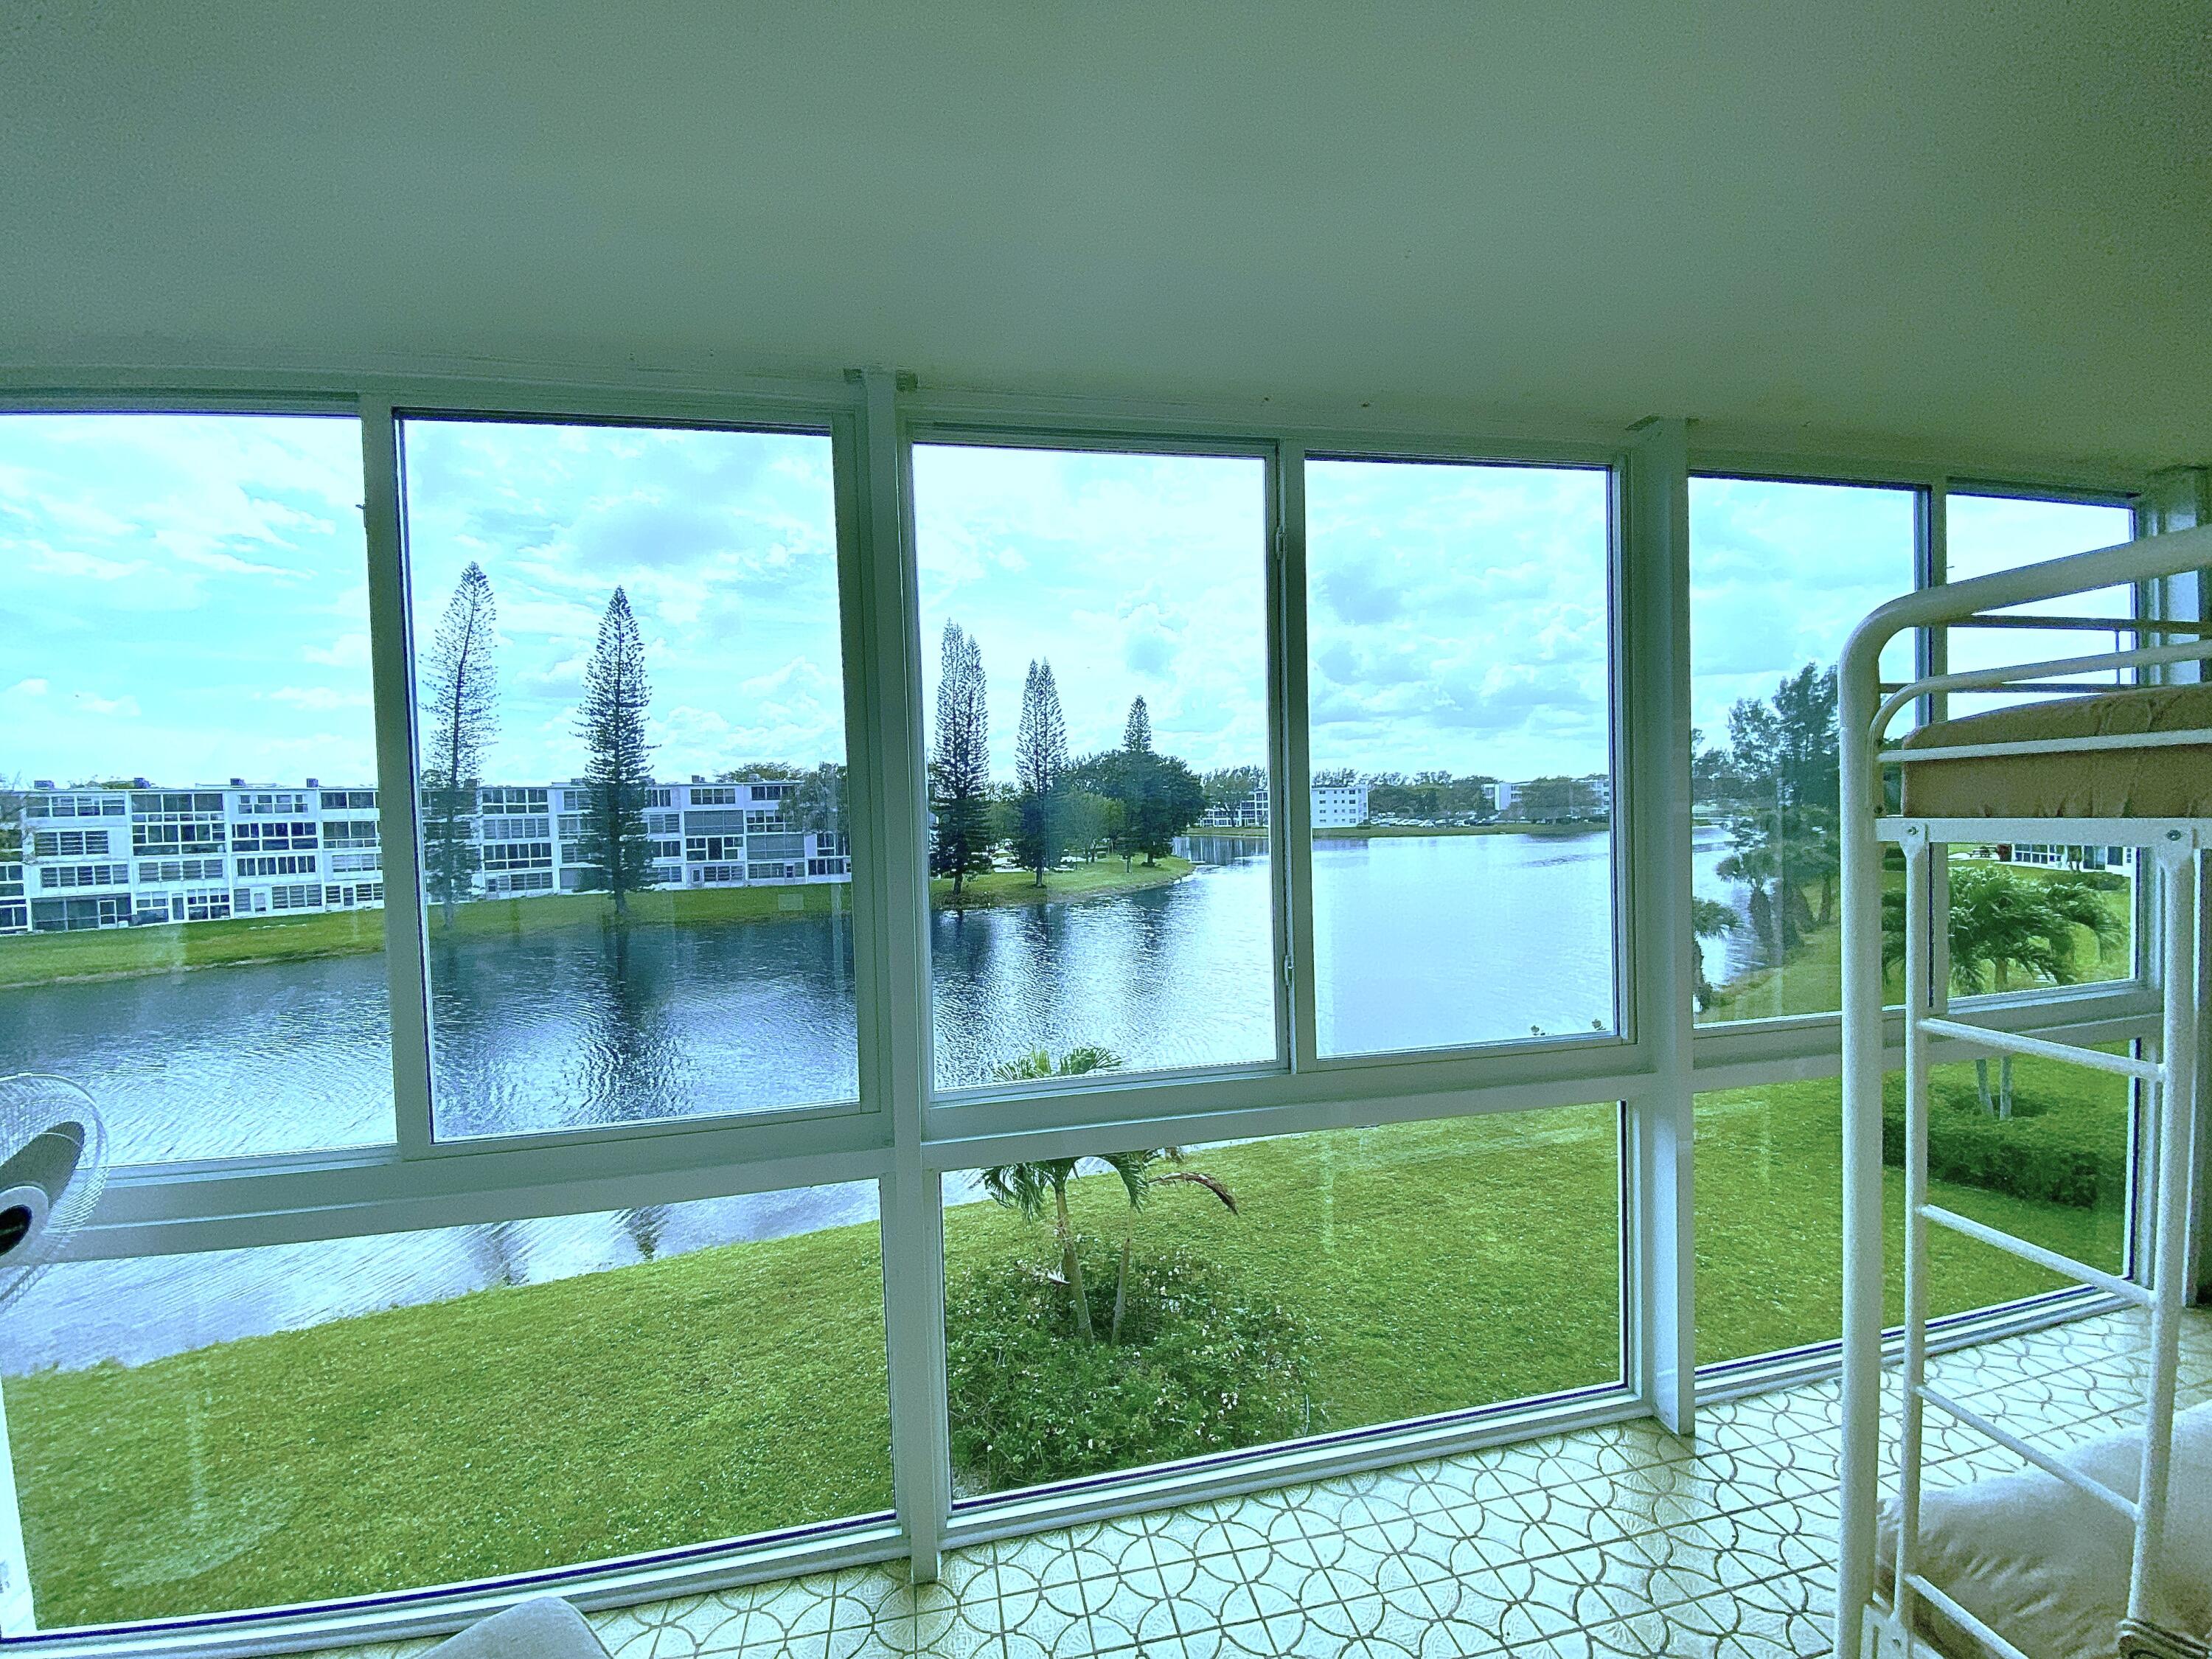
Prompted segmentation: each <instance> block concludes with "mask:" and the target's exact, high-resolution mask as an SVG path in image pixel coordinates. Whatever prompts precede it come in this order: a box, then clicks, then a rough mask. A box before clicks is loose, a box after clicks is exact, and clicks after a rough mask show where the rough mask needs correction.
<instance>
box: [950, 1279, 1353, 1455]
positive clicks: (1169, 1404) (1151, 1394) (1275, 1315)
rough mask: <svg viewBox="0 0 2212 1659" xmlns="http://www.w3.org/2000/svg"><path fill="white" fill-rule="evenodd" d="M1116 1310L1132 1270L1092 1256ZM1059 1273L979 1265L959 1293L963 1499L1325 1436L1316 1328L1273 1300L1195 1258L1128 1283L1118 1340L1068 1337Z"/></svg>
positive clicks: (953, 1297) (957, 1399) (955, 1410)
mask: <svg viewBox="0 0 2212 1659" xmlns="http://www.w3.org/2000/svg"><path fill="white" fill-rule="evenodd" d="M1084 1256H1085V1261H1084V1267H1085V1279H1086V1280H1087V1281H1088V1282H1089V1284H1090V1285H1091V1297H1092V1300H1093V1302H1094V1303H1103V1304H1108V1305H1105V1306H1101V1307H1097V1308H1096V1309H1095V1310H1094V1311H1095V1312H1096V1313H1097V1314H1098V1315H1099V1316H1101V1317H1100V1318H1099V1320H1098V1324H1099V1328H1100V1330H1101V1332H1102V1333H1103V1330H1104V1329H1105V1327H1106V1319H1105V1317H1104V1316H1105V1315H1107V1314H1108V1313H1109V1312H1110V1304H1111V1299H1112V1297H1113V1290H1114V1282H1115V1270H1116V1268H1117V1267H1118V1266H1119V1260H1118V1257H1117V1256H1116V1255H1113V1254H1110V1253H1109V1252H1108V1251H1106V1250H1104V1249H1100V1250H1098V1251H1097V1254H1096V1256H1095V1258H1094V1256H1093V1253H1092V1252H1091V1250H1089V1249H1086V1250H1085V1252H1084ZM1069 1332H1070V1322H1069V1319H1068V1303H1067V1291H1066V1287H1065V1286H1064V1285H1062V1284H1061V1282H1060V1278H1059V1276H1058V1274H1057V1273H1053V1272H1050V1271H1048V1269H1046V1268H1044V1267H1037V1266H1035V1265H1033V1264H1031V1263H1030V1262H1027V1261H1000V1262H994V1263H992V1264H990V1265H988V1266H985V1267H975V1268H973V1269H971V1270H970V1271H969V1272H968V1273H965V1274H963V1275H962V1276H961V1277H959V1278H958V1279H956V1280H955V1281H954V1283H953V1284H952V1285H950V1286H949V1287H948V1291H947V1297H946V1318H945V1348H946V1365H947V1383H948V1385H949V1387H950V1389H951V1419H952V1423H951V1428H952V1459H953V1468H954V1471H955V1475H956V1479H957V1480H958V1482H959V1483H960V1485H961V1486H962V1488H963V1491H977V1490H981V1491H990V1492H1002V1491H1005V1490H1006V1489H1008V1488H1010V1487H1014V1486H1035V1485H1036V1484H1038V1483H1039V1482H1041V1481H1047V1480H1068V1479H1071V1478H1073V1477H1075V1476H1078V1475H1085V1474H1103V1473H1106V1472H1108V1471H1111V1470H1119V1469H1128V1468H1137V1467H1139V1466H1140V1465H1143V1464H1146V1463H1158V1462H1169V1461H1170V1460H1172V1459H1175V1458H1180V1457H1194V1456H1198V1455H1201V1454H1204V1453H1206V1452H1218V1451H1226V1450H1231V1449H1237V1448H1240V1447H1245V1446H1256V1445H1263V1444H1266V1443H1268V1442H1271V1441H1276V1440H1286V1439H1290V1438H1292V1437H1296V1436H1298V1435H1304V1434H1311V1433H1313V1432H1315V1431H1316V1430H1317V1429H1318V1428H1319V1427H1320V1426H1321V1424H1320V1422H1319V1418H1320V1412H1319V1410H1318V1409H1317V1408H1316V1406H1315V1405H1314V1402H1313V1352H1314V1348H1315V1346H1316V1345H1315V1338H1314V1334H1313V1333H1312V1331H1311V1329H1310V1328H1309V1327H1308V1326H1307V1324H1306V1322H1304V1320H1303V1319H1302V1318H1300V1317H1299V1316H1297V1315H1296V1314H1294V1313H1292V1312H1291V1311H1290V1310H1289V1309H1287V1308H1286V1307H1285V1306H1284V1305H1283V1304H1282V1303H1281V1302H1280V1301H1279V1300H1278V1299H1277V1298H1276V1297H1273V1295H1270V1294H1268V1293H1267V1292H1265V1291H1260V1290H1258V1289H1256V1288H1255V1287H1253V1286H1250V1285H1246V1284H1245V1283H1243V1282H1242V1281H1240V1280H1239V1279H1237V1277H1236V1276H1234V1275H1232V1274H1231V1273H1227V1272H1225V1271H1224V1270H1223V1269H1222V1268H1220V1267H1217V1266H1214V1265H1212V1264H1210V1263H1208V1262H1206V1261H1202V1260H1201V1259H1200V1258H1199V1257H1198V1256H1196V1255H1193V1254H1191V1253H1190V1252H1188V1251H1187V1250H1176V1251H1175V1252H1174V1253H1172V1254H1170V1255H1166V1256H1164V1257H1161V1258H1159V1259H1158V1260H1156V1261H1143V1260H1139V1261H1137V1262H1135V1263H1134V1264H1133V1267H1132V1268H1131V1271H1130V1276H1129V1287H1128V1303H1127V1308H1126V1310H1124V1313H1123V1316H1122V1322H1121V1341H1120V1342H1119V1343H1109V1342H1106V1341H1103V1340H1100V1341H1097V1342H1090V1343H1085V1342H1079V1341H1077V1340H1075V1339H1074V1338H1073V1336H1072V1335H1071V1334H1069Z"/></svg>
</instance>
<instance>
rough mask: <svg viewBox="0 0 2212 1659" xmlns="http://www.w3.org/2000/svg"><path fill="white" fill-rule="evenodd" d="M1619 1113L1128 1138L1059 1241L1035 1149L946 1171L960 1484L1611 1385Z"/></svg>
mask: <svg viewBox="0 0 2212 1659" xmlns="http://www.w3.org/2000/svg"><path fill="white" fill-rule="evenodd" d="M1119 1162H1120V1163H1121V1166H1122V1168H1123V1170H1126V1171H1127V1172H1128V1180H1127V1181H1125V1179H1124V1178H1123V1176H1122V1175H1121V1174H1117V1173H1115V1170H1113V1169H1112V1168H1111V1167H1110V1165H1109V1162H1108V1161H1106V1160H1103V1159H1101V1160H1085V1161H1083V1162H1082V1163H1081V1164H1079V1166H1078V1169H1077V1173H1076V1174H1075V1176H1074V1177H1073V1180H1072V1181H1070V1182H1068V1186H1067V1198H1068V1207H1067V1213H1068V1217H1069V1223H1070V1225H1069V1228H1068V1230H1067V1231H1066V1232H1065V1233H1063V1232H1062V1231H1061V1230H1060V1227H1059V1225H1057V1221H1056V1216H1057V1214H1058V1203H1057V1194H1055V1192H1054V1188H1053V1166H1051V1165H1042V1164H1041V1165H1027V1166H1016V1168H1015V1169H1013V1170H1001V1171H997V1172H975V1173H971V1174H963V1175H960V1176H950V1177H947V1179H946V1182H945V1280H946V1292H945V1297H946V1299H945V1319H946V1325H945V1346H946V1351H947V1354H948V1358H949V1364H950V1376H949V1384H950V1389H951V1441H952V1455H953V1486H954V1491H955V1493H956V1496H957V1497H958V1498H969V1499H973V1498H981V1497H984V1496H987V1495H989V1494H991V1493H994V1492H1005V1491H1008V1490H1012V1489H1016V1488H1020V1487H1025V1486H1038V1485H1042V1484H1046V1483H1048V1482H1054V1481H1060V1480H1074V1479H1080V1478H1083V1477H1085V1476H1091V1475H1099V1474H1119V1473H1122V1472H1124V1471H1127V1470H1129V1469H1133V1468H1142V1467H1144V1466H1145V1465H1147V1464H1151V1463H1158V1462H1170V1461H1174V1460H1176V1459H1181V1458H1185V1457H1192V1456H1200V1455H1209V1454H1216V1453H1222V1452H1233V1451H1240V1450H1243V1449H1248V1448H1250V1447H1255V1446H1261V1445H1267V1444H1270V1443H1275V1442H1279V1441H1284V1440H1293V1439H1298V1438H1302V1437H1307V1436H1310V1435H1316V1434H1330V1433H1342V1432H1345V1431H1352V1430H1358V1429H1364V1428H1370V1427H1374V1426H1376V1425H1382V1424H1386V1423H1392V1422H1398V1421H1402V1420H1405V1419H1413V1418H1423V1417H1431V1416H1436V1415H1438V1414H1442V1413H1452V1412H1460V1411H1465V1410H1468V1409H1469V1408H1471V1407H1481V1406H1489V1405H1493V1404H1496V1403H1498V1401H1507V1400H1516V1399H1522V1398H1525V1397H1528V1396H1530V1395H1548V1394H1559V1393H1566V1392H1571V1391H1575V1390H1578V1389H1595V1388H1604V1387H1608V1386H1612V1385H1615V1384H1618V1383H1619V1382H1620V1377H1621V1311H1620V1310H1621V1258H1620V1111H1619V1109H1618V1108H1616V1107H1613V1106H1610V1105H1598V1106H1574V1107H1565V1108H1560V1109H1554V1110H1549V1111H1538V1112H1526V1113H1516V1114H1498V1115H1488V1116H1480V1117H1469V1118H1455V1119H1447V1120H1444V1121H1438V1122H1422V1123H1395V1124H1389V1125H1386V1126H1384V1127H1380V1128H1373V1129H1340V1130H1329V1131H1325V1132H1322V1133H1314V1134H1303V1135H1293V1136H1288V1137H1285V1138H1282V1139H1270V1140H1252V1141H1241V1142H1236V1143H1231V1144H1227V1145H1219V1146H1200V1147H1193V1148H1189V1149H1187V1150H1186V1151H1185V1152H1184V1153H1183V1154H1182V1157H1181V1158H1180V1159H1178V1158H1175V1157H1173V1156H1170V1155H1168V1154H1164V1153H1158V1152H1139V1153H1133V1154H1123V1155H1121V1158H1120V1159H1119ZM1201 1177H1202V1178H1201ZM1130 1182H1135V1183H1137V1184H1139V1186H1140V1187H1145V1188H1146V1201H1145V1202H1144V1204H1143V1205H1142V1206H1141V1207H1140V1208H1133V1207H1132V1206H1131V1205H1130V1203H1129V1200H1128V1196H1127V1194H1128V1192H1129V1190H1130ZM994 1194H1005V1195H1006V1198H1007V1199H1008V1200H1018V1199H1019V1198H1020V1197H1022V1196H1023V1195H1024V1194H1034V1195H1035V1196H1036V1199H1037V1200H1038V1201H1037V1203H1036V1205H1035V1206H1032V1207H1031V1209H1030V1212H1027V1213H1024V1210H1023V1208H1022V1207H1021V1206H1020V1205H1019V1204H1018V1202H1011V1201H1006V1202H1002V1201H994ZM1224 1194H1225V1195H1226V1198H1233V1199H1234V1200H1235V1202H1236V1207H1235V1209H1234V1211H1231V1209H1230V1208H1229V1206H1228V1203H1227V1201H1226V1199H1225V1197H1224V1196H1223V1195H1224ZM1124 1261H1127V1264H1128V1271H1127V1276H1126V1277H1124V1275H1123V1273H1122V1263H1123V1262H1124ZM1071 1285H1080V1287H1081V1291H1082V1296H1081V1299H1079V1298H1078V1297H1076V1295H1075V1294H1074V1293H1073V1291H1072V1290H1071V1288H1070V1287H1071ZM1117 1304H1119V1306H1120V1309H1121V1322H1120V1326H1119V1328H1118V1329H1117V1328H1116V1327H1115V1308H1116V1305H1117ZM1079 1320H1081V1321H1084V1322H1086V1323H1087V1325H1088V1327H1089V1328H1090V1337H1089V1340H1085V1338H1084V1336H1083V1335H1082V1334H1081V1332H1080V1331H1079V1327H1078V1322H1079Z"/></svg>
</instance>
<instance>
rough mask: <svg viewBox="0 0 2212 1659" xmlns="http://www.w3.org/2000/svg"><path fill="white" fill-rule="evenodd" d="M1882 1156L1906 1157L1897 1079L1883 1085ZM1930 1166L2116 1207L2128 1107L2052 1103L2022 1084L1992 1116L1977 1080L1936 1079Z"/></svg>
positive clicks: (2006, 1189) (1988, 1183) (2036, 1196)
mask: <svg viewBox="0 0 2212 1659" xmlns="http://www.w3.org/2000/svg"><path fill="white" fill-rule="evenodd" d="M1990 1069H1991V1071H1992V1072H1993V1073H1994V1071H1995V1070H1996V1066H1995V1064H1994V1063H1992V1065H1991V1067H1990ZM1881 1155H1882V1159H1883V1161H1884V1162H1885V1163H1888V1164H1898V1165H1902V1164H1904V1162H1905V1097H1904V1090H1903V1086H1902V1083H1901V1080H1900V1079H1896V1078H1892V1079H1889V1080H1888V1082H1887V1085H1886V1086H1885V1087H1884V1089H1883V1091H1882V1103H1881ZM1928 1173H1929V1176H1931V1177H1932V1178H1933V1179H1935V1180H1937V1181H1955V1182H1960V1183H1961V1184H1962V1185H1966V1186H1970V1187H1980V1188H1986V1189H1987V1190H1989V1191H1990V1192H1997V1193H2009V1194H2012V1195H2013V1196H2014V1197H2015V1198H2025V1199H2030V1200H2036V1201H2038V1202H2040V1203H2046V1204H2065V1205H2070V1206H2074V1207H2075V1208H2077V1209H2085V1210H2087V1209H2095V1208H2096V1207H2097V1206H2099V1205H2100V1204H2103V1205H2115V1206H2117V1205H2118V1204H2120V1203H2123V1202H2124V1200H2125V1199H2126V1196H2127V1180H2128V1126H2127V1116H2126V1113H2125V1112H2124V1110H2108V1111H2102V1112H2086V1111H2080V1110H2073V1111H2068V1110H2052V1109H2049V1103H2047V1102H2046V1101H2045V1100H2044V1099H2043V1098H2042V1097H2041V1096H2040V1094H2039V1093H2038V1092H2036V1091H2030V1090H2027V1089H2021V1090H2016V1091H2015V1103H2014V1108H2013V1115H2012V1116H2011V1117H2009V1118H1997V1117H1992V1116H1990V1115H1989V1114H1988V1113H1987V1112H1985V1111H1984V1110H1983V1109H1982V1107H1981V1104H1980V1102H1979V1100H1978V1098H1977V1097H1976V1095H1975V1092H1974V1088H1973V1085H1972V1083H1970V1082H1960V1081H1954V1080H1947V1079H1937V1080H1936V1082H1935V1084H1934V1085H1933V1086H1932V1087H1931V1088H1930V1090H1929V1113H1928Z"/></svg>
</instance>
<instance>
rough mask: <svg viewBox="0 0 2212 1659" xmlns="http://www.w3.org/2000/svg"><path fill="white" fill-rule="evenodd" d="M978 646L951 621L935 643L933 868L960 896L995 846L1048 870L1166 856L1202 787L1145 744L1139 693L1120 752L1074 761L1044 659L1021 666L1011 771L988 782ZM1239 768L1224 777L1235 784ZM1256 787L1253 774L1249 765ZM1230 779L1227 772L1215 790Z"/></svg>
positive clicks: (1034, 869)
mask: <svg viewBox="0 0 2212 1659" xmlns="http://www.w3.org/2000/svg"><path fill="white" fill-rule="evenodd" d="M987 684H988V682H987V676H986V673H985V671H984V667H983V653H982V649H981V646H980V645H978V643H977V642H976V641H975V638H974V637H973V636H972V635H969V633H968V632H967V631H966V630H965V629H963V628H962V627H961V626H960V624H959V623H957V622H951V621H948V622H947V623H945V632H944V635H943V637H942V639H941V640H940V641H939V655H938V681H937V708H936V716H937V721H936V726H937V729H936V731H935V732H934V734H933V739H932V742H931V745H930V753H929V805H930V814H931V831H930V873H931V874H932V875H936V876H945V877H950V878H951V882H952V890H953V891H954V892H956V893H957V892H960V891H962V890H963V889H964V888H965V886H966V884H967V881H968V878H969V877H970V876H975V875H981V874H983V873H984V872H987V871H989V870H992V869H994V868H995V867H996V865H997V861H998V857H999V854H1000V849H1002V848H1003V849H1005V850H1006V853H1007V854H1009V855H1010V856H1011V858H1012V862H1013V863H1014V865H1015V866H1018V868H1021V869H1024V870H1027V871H1029V872H1030V873H1031V875H1032V877H1033V878H1034V880H1035V884H1036V885H1037V886H1040V887H1042V886H1043V885H1044V878H1045V872H1047V871H1048V870H1051V869H1054V867H1056V866H1059V865H1060V863H1061V862H1062V861H1064V860H1066V859H1067V858H1069V857H1071V856H1073V857H1077V858H1082V859H1096V858H1100V857H1103V856H1105V855H1106V854H1109V853H1110V854H1120V855H1121V859H1122V860H1123V861H1124V862H1125V863H1133V862H1134V860H1136V858H1137V856H1138V855H1139V854H1143V855H1144V859H1145V862H1146V863H1147V864H1152V863H1157V862H1158V860H1159V858H1160V855H1161V854H1164V853H1168V852H1170V851H1172V850H1173V848H1174V846H1175V839H1176V836H1180V835H1181V834H1182V833H1183V832H1184V831H1185V830H1186V829H1189V828H1190V826H1191V825H1192V824H1194V823H1197V822H1198V820H1199V818H1200V817H1202V816H1203V815H1204V813H1205V811H1206V807H1207V805H1208V804H1209V800H1210V795H1209V783H1208V781H1206V780H1201V779H1200V777H1199V775H1197V774H1196V773H1195V772H1194V771H1193V770H1192V769H1190V767H1189V765H1188V763H1185V762H1183V761H1182V760H1181V759H1179V758H1177V757H1175V756H1173V755H1163V754H1161V753H1160V752H1159V751H1158V750H1157V749H1156V748H1155V747H1154V746H1153V743H1152V711H1151V709H1150V708H1147V707H1146V702H1145V700H1144V698H1143V697H1141V696H1139V697H1137V698H1135V699H1134V700H1133V701H1132V702H1131V703H1130V704H1129V712H1128V717H1127V720H1126V721H1125V722H1124V724H1123V726H1122V731H1121V746H1120V747H1119V748H1116V749H1108V750H1101V751H1099V752H1098V753H1097V754H1093V755H1085V756H1082V757H1075V756H1073V755H1071V754H1070V752H1069V750H1068V744H1067V720H1066V714H1065V713H1064V712H1063V711H1062V709H1061V707H1060V685H1059V683H1058V681H1057V680H1056V679H1054V676H1053V671H1052V663H1051V661H1050V659H1044V658H1039V659H1034V660H1032V661H1031V662H1030V665H1029V670H1028V672H1027V674H1026V675H1025V676H1024V679H1023V682H1022V706H1021V714H1020V717H1019V724H1018V726H1017V727H1016V730H1015V733H1014V776H1013V780H1012V782H1011V783H1010V784H1008V783H1000V782H997V781H994V779H993V778H992V776H991V761H990V750H991V717H990V710H989V708H988V703H987V696H986V693H987ZM1247 770H1248V769H1241V768H1232V769H1229V773H1230V774H1233V775H1234V778H1242V777H1243V776H1244V775H1245V774H1246V772H1247ZM1249 772H1250V775H1251V776H1252V778H1253V780H1254V782H1253V783H1251V784H1248V785H1247V786H1246V787H1245V789H1244V790H1243V793H1249V791H1250V788H1252V787H1256V781H1257V779H1258V777H1259V776H1260V775H1261V774H1260V773H1259V772H1258V770H1257V769H1249ZM1231 781H1233V779H1232V778H1231V777H1230V776H1227V775H1225V776H1224V777H1223V779H1222V784H1223V787H1227V785H1228V784H1229V783H1230V782H1231Z"/></svg>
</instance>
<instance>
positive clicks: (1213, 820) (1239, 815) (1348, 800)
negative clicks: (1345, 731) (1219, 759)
mask: <svg viewBox="0 0 2212 1659" xmlns="http://www.w3.org/2000/svg"><path fill="white" fill-rule="evenodd" d="M1312 800H1313V807H1312V811H1313V827H1314V828H1315V829H1348V828H1349V827H1351V826H1352V825H1353V824H1358V823H1366V822H1367V786H1366V785H1365V784H1364V783H1317V784H1315V785H1314V786H1313V797H1312ZM1198 822H1199V827H1200V828H1201V829H1266V828H1267V826H1268V824H1269V823H1272V822H1273V813H1272V811H1271V810H1270V806H1269V803H1268V796H1267V782H1266V781H1265V780H1264V779H1263V780H1261V784H1260V787H1258V788H1256V789H1255V790H1254V791H1253V792H1252V793H1250V794H1249V795H1247V796H1245V797H1244V798H1243V799H1242V800H1237V801H1230V802H1227V803H1225V804H1223V805H1218V806H1209V807H1208V808H1206V814H1205V816H1204V817H1201V818H1200V819H1199V821H1198Z"/></svg>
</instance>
